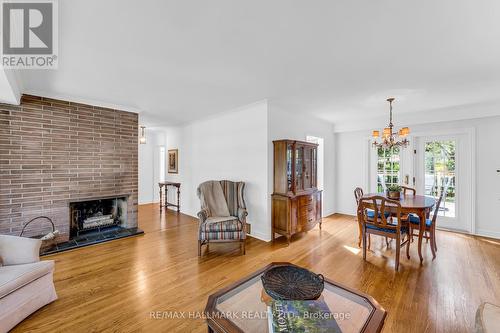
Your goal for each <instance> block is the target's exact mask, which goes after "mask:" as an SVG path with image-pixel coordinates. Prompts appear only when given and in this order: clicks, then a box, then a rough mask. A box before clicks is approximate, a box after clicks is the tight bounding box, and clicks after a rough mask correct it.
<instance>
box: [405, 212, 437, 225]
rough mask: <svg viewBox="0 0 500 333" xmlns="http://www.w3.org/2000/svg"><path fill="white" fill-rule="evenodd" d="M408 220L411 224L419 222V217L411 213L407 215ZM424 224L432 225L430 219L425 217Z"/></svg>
mask: <svg viewBox="0 0 500 333" xmlns="http://www.w3.org/2000/svg"><path fill="white" fill-rule="evenodd" d="M408 221H409V222H410V223H412V224H420V218H419V217H418V216H416V215H413V214H410V215H408ZM425 225H426V226H428V227H430V226H431V225H432V220H431V219H426V220H425Z"/></svg>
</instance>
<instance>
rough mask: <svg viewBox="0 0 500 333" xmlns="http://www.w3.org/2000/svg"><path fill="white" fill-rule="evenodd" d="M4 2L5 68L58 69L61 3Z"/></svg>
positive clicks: (3, 53)
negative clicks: (58, 10) (58, 5)
mask: <svg viewBox="0 0 500 333" xmlns="http://www.w3.org/2000/svg"><path fill="white" fill-rule="evenodd" d="M1 1H2V2H1V4H2V13H1V17H2V25H1V28H2V65H3V67H5V68H17V69H40V68H42V69H44V68H45V69H47V68H48V69H55V68H57V37H58V36H57V32H58V31H57V2H56V1H55V0H43V1H42V0H34V1H33V0H32V1H29V2H26V1H9V0H1Z"/></svg>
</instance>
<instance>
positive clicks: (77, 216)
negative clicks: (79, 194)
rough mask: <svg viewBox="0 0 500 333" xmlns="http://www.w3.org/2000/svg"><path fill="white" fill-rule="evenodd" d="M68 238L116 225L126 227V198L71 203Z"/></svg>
mask: <svg viewBox="0 0 500 333" xmlns="http://www.w3.org/2000/svg"><path fill="white" fill-rule="evenodd" d="M69 205H70V216H71V232H70V237H74V236H78V235H79V234H80V233H81V232H85V231H90V230H95V229H103V228H107V227H111V226H116V225H126V219H127V197H113V198H102V199H93V200H88V201H78V202H71V203H70V204H69Z"/></svg>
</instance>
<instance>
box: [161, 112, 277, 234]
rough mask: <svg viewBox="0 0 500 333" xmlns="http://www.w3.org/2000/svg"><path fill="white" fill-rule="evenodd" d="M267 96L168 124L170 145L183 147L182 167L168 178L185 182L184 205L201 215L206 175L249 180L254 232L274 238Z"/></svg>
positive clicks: (183, 208)
mask: <svg viewBox="0 0 500 333" xmlns="http://www.w3.org/2000/svg"><path fill="white" fill-rule="evenodd" d="M267 125H268V119H267V102H258V103H254V104H251V105H248V106H244V107H241V108H238V109H236V110H233V111H230V112H225V113H222V114H219V115H218V116H215V117H211V118H208V119H203V120H199V121H196V122H193V123H190V124H187V125H185V126H181V127H174V128H168V129H167V149H178V150H179V173H178V174H167V176H166V179H167V180H170V181H179V182H181V183H182V185H181V211H182V212H183V213H185V214H189V215H192V216H196V213H197V212H198V211H199V210H200V202H199V199H198V197H197V196H196V189H197V187H198V185H199V184H200V183H202V182H204V181H206V180H221V179H228V180H234V181H244V182H245V183H246V187H245V201H246V204H247V209H248V214H249V215H248V222H249V223H250V224H251V225H252V234H253V235H255V236H256V237H258V238H264V239H269V238H270V230H269V221H268V216H269V213H268V207H267V184H268V183H267V176H268V160H267V156H268V151H267V149H268V145H267V142H268V133H267Z"/></svg>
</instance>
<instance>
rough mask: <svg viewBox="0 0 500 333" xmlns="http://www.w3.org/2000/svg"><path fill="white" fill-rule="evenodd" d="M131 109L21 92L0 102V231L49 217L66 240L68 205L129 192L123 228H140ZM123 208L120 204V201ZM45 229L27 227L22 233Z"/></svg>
mask: <svg viewBox="0 0 500 333" xmlns="http://www.w3.org/2000/svg"><path fill="white" fill-rule="evenodd" d="M137 130H138V115H137V114H135V113H130V112H125V111H120V110H114V109H108V108H102V107H96V106H92V105H85V104H78V103H73V102H67V101H62V100H55V99H49V98H44V97H37V96H28V95H25V96H23V97H22V100H21V105H19V106H14V105H8V104H0V234H10V235H18V234H19V232H20V231H21V229H22V226H23V224H25V223H26V222H27V221H29V220H30V219H31V218H33V217H36V216H40V215H44V216H48V217H50V218H51V219H52V220H53V221H54V223H55V225H56V228H57V229H58V230H59V231H60V232H61V234H60V235H59V236H58V242H66V241H68V240H69V238H70V228H71V221H70V203H72V202H78V201H83V200H89V201H92V200H98V199H101V198H110V197H120V196H123V194H127V200H126V203H127V204H126V219H124V220H120V221H121V222H122V224H123V225H122V226H123V227H125V228H134V227H137V194H138V170H137V139H138V138H137V134H138V133H137ZM122 207H123V206H122ZM48 230H49V225H48V224H33V225H30V226H29V229H28V230H27V235H28V236H29V235H38V234H42V233H44V232H46V231H48Z"/></svg>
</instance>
